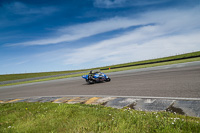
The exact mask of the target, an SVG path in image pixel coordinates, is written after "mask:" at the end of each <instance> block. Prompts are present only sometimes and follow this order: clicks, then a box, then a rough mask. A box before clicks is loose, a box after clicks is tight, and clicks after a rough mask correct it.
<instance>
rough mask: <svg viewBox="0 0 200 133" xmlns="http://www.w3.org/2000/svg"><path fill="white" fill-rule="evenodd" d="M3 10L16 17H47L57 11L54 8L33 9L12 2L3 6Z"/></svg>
mask: <svg viewBox="0 0 200 133" xmlns="http://www.w3.org/2000/svg"><path fill="white" fill-rule="evenodd" d="M3 8H5V10H7V11H9V12H12V13H13V14H18V15H31V14H33V15H34V14H39V15H47V14H51V13H53V12H56V11H57V10H58V9H57V8H55V7H34V6H32V5H27V4H24V3H22V2H13V3H10V4H6V5H3Z"/></svg>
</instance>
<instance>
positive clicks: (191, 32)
mask: <svg viewBox="0 0 200 133" xmlns="http://www.w3.org/2000/svg"><path fill="white" fill-rule="evenodd" d="M176 11H177V10H170V11H161V12H159V13H158V12H151V13H147V14H145V15H143V17H142V18H140V21H141V22H143V21H145V22H148V23H150V22H151V23H155V24H154V25H149V26H143V27H140V28H138V29H136V30H133V31H132V32H129V33H125V34H123V35H121V36H118V37H115V38H112V39H108V40H104V41H101V42H99V43H95V44H92V45H90V46H85V47H82V48H79V49H76V50H74V51H72V52H71V53H69V54H66V59H65V61H64V63H65V64H66V65H74V66H76V65H77V66H78V65H85V64H89V65H88V66H87V67H96V66H101V65H111V64H118V63H125V62H130V61H138V60H145V59H151V58H159V57H165V56H170V55H175V54H182V53H187V52H193V51H199V50H200V39H199V37H200V24H199V23H198V22H200V17H199V15H198V14H197V13H196V9H193V10H187V11H179V12H176Z"/></svg>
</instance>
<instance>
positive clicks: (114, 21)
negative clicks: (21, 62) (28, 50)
mask: <svg viewBox="0 0 200 133" xmlns="http://www.w3.org/2000/svg"><path fill="white" fill-rule="evenodd" d="M139 24H147V22H138V21H137V20H132V19H128V18H120V17H115V18H111V19H107V20H100V21H95V22H89V23H84V24H78V25H73V26H68V27H62V28H59V29H58V30H56V35H57V36H56V37H46V38H47V39H41V40H34V41H28V42H20V43H16V44H7V45H9V46H18V45H24V46H31V45H49V44H56V43H62V42H68V41H74V40H78V39H81V38H84V37H89V36H93V35H96V34H100V33H104V32H108V31H112V30H117V29H123V28H128V27H130V26H136V25H139Z"/></svg>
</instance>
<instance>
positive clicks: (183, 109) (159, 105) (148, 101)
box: [0, 96, 200, 117]
mask: <svg viewBox="0 0 200 133" xmlns="http://www.w3.org/2000/svg"><path fill="white" fill-rule="evenodd" d="M16 102H52V103H68V104H76V103H80V104H92V105H103V106H106V107H113V108H118V109H121V108H124V107H129V108H131V109H134V110H138V111H153V112H154V111H155V112H157V111H169V112H173V113H178V114H182V115H188V116H194V117H200V99H198V98H196V99H193V100H192V99H189V98H185V99H184V98H174V99H173V98H165V99H164V98H156V97H151V98H148V97H128V96H125V97H122V96H121V97H118V96H99V97H98V96H51V97H50V96H49V97H48V96H43V97H28V98H16V99H14V98H13V99H0V103H1V104H3V103H16Z"/></svg>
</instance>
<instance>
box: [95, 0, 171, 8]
mask: <svg viewBox="0 0 200 133" xmlns="http://www.w3.org/2000/svg"><path fill="white" fill-rule="evenodd" d="M166 1H169V0H95V1H94V6H95V7H98V8H121V7H130V6H146V5H153V4H159V3H164V2H166Z"/></svg>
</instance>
